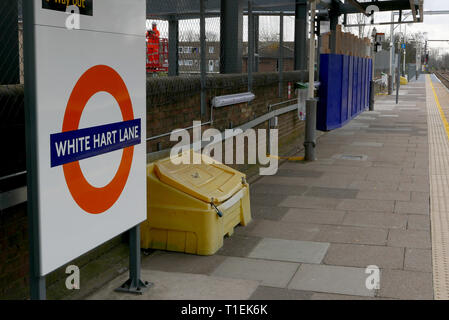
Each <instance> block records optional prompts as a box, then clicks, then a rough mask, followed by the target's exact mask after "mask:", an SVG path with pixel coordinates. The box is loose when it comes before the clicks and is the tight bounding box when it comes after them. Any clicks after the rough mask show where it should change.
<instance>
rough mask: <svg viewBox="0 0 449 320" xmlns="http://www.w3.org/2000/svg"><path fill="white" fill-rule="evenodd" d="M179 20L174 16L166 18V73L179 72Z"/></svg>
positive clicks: (175, 73)
mask: <svg viewBox="0 0 449 320" xmlns="http://www.w3.org/2000/svg"><path fill="white" fill-rule="evenodd" d="M178 45H179V21H178V20H177V19H176V18H171V19H170V20H168V75H169V76H177V75H178V74H179V63H178V61H179V51H178Z"/></svg>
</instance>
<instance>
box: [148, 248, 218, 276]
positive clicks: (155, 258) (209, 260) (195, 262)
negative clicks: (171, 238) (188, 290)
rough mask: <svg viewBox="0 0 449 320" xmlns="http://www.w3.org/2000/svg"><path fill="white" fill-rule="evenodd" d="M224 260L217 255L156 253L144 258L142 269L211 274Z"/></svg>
mask: <svg viewBox="0 0 449 320" xmlns="http://www.w3.org/2000/svg"><path fill="white" fill-rule="evenodd" d="M224 259H225V258H224V257H221V256H217V255H213V256H198V255H193V254H187V253H179V252H169V251H156V252H154V253H153V254H151V255H149V256H142V269H148V270H161V271H169V272H181V273H196V274H210V273H211V272H212V271H213V270H215V268H216V267H217V266H218V265H219V264H220V263H222V262H223V261H224Z"/></svg>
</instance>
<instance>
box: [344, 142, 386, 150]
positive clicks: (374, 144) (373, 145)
mask: <svg viewBox="0 0 449 320" xmlns="http://www.w3.org/2000/svg"><path fill="white" fill-rule="evenodd" d="M351 145H353V146H357V147H371V148H381V147H383V146H384V144H383V143H381V142H369V141H368V142H364V141H355V142H353V143H351Z"/></svg>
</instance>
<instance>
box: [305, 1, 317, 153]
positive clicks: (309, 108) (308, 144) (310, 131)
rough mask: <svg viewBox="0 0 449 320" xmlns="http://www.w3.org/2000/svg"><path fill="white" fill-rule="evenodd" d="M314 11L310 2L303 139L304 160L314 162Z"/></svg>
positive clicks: (313, 4) (314, 6)
mask: <svg viewBox="0 0 449 320" xmlns="http://www.w3.org/2000/svg"><path fill="white" fill-rule="evenodd" d="M315 11H316V1H315V0H311V1H310V38H309V41H310V42H309V67H308V70H309V88H308V99H307V101H306V132H305V138H304V148H305V160H306V161H314V160H315V146H316V112H317V110H316V109H317V100H316V99H315Z"/></svg>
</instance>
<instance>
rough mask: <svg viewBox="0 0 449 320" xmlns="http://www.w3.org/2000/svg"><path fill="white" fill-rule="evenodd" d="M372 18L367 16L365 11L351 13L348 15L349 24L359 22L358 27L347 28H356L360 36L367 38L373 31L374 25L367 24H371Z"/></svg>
mask: <svg viewBox="0 0 449 320" xmlns="http://www.w3.org/2000/svg"><path fill="white" fill-rule="evenodd" d="M370 21H371V19H370V18H369V17H367V16H365V15H364V14H363V13H355V14H349V15H348V17H347V23H348V24H357V25H358V26H357V27H348V28H346V29H351V30H353V29H354V28H356V34H357V36H358V37H359V38H365V37H369V36H370V35H371V32H372V30H373V27H368V26H366V25H367V24H369V23H370Z"/></svg>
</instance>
